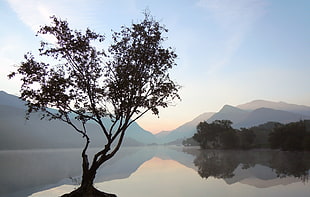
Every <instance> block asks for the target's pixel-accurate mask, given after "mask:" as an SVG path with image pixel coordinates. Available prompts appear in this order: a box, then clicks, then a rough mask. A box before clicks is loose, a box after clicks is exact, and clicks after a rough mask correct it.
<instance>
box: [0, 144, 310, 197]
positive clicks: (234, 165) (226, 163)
mask: <svg viewBox="0 0 310 197" xmlns="http://www.w3.org/2000/svg"><path fill="white" fill-rule="evenodd" d="M94 152H95V149H90V154H91V153H94ZM153 157H158V158H161V159H164V160H175V161H177V162H179V163H180V164H182V165H184V166H186V167H188V168H191V169H193V170H195V171H198V173H199V174H200V176H202V177H204V178H208V177H210V176H211V177H215V178H223V179H224V180H225V182H226V183H227V184H234V183H237V182H240V183H244V184H248V185H252V186H255V187H260V188H261V187H270V186H274V185H280V184H284V185H285V184H290V183H293V182H297V181H301V180H306V179H307V178H308V176H309V175H308V171H309V169H310V156H309V154H307V153H306V152H305V153H295V152H293V153H290V152H279V151H263V150H259V151H214V150H213V151H201V150H199V149H195V148H185V149H183V148H182V147H176V146H173V147H161V146H152V147H140V148H138V147H127V148H122V149H121V151H120V152H119V153H118V154H116V156H115V157H114V158H113V159H112V160H110V161H108V162H107V163H106V164H104V166H103V167H102V168H100V169H99V171H98V174H97V177H96V182H102V181H108V180H115V179H124V178H128V177H130V175H131V174H133V173H134V172H135V171H136V170H137V169H138V168H139V167H140V166H141V165H142V164H143V163H144V162H146V161H148V160H150V159H152V158H153ZM0 169H1V176H0V185H1V187H0V196H7V197H26V196H28V195H29V194H31V193H34V192H37V191H40V190H43V189H48V188H50V187H55V186H58V185H61V184H72V181H70V180H69V179H68V178H69V177H75V178H77V180H78V177H79V176H80V173H81V159H80V150H79V149H58V150H35V151H34V150H26V151H0ZM193 173H195V172H193ZM195 174H196V173H195ZM278 176H280V177H283V178H281V179H279V178H278ZM75 178H74V179H75ZM185 178H186V177H185ZM64 179H65V180H64ZM193 184H194V183H193ZM12 192H17V193H12Z"/></svg>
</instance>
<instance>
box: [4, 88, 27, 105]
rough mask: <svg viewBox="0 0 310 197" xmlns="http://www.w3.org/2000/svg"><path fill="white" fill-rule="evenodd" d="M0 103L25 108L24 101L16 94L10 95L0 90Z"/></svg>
mask: <svg viewBox="0 0 310 197" xmlns="http://www.w3.org/2000/svg"><path fill="white" fill-rule="evenodd" d="M0 105H6V106H11V107H16V108H25V102H23V101H22V100H20V99H19V98H18V97H17V96H14V95H10V94H8V93H6V92H4V91H0Z"/></svg>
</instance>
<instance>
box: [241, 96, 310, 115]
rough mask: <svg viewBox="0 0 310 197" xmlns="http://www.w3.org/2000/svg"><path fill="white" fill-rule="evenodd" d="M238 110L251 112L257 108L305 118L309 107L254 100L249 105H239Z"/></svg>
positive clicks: (308, 112) (309, 109) (309, 113)
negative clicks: (300, 115) (294, 114)
mask: <svg viewBox="0 0 310 197" xmlns="http://www.w3.org/2000/svg"><path fill="white" fill-rule="evenodd" d="M236 107H237V108H239V109H243V110H247V111H253V110H256V109H259V108H270V109H276V110H282V111H288V112H293V113H297V114H302V115H306V116H310V107H309V106H305V105H295V104H289V103H285V102H272V101H265V100H254V101H252V102H249V103H245V104H241V105H238V106H236Z"/></svg>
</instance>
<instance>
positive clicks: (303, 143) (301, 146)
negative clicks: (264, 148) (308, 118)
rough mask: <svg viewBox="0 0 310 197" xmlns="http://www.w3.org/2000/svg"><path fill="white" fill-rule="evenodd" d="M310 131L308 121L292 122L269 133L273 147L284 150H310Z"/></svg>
mask: <svg viewBox="0 0 310 197" xmlns="http://www.w3.org/2000/svg"><path fill="white" fill-rule="evenodd" d="M309 136H310V133H309V132H308V131H307V130H306V122H305V121H299V122H292V123H289V124H286V125H282V126H278V127H276V128H275V129H274V131H273V132H271V133H270V135H269V143H270V147H271V148H280V149H282V150H309V149H308V146H309V144H308V143H309V142H308V140H309Z"/></svg>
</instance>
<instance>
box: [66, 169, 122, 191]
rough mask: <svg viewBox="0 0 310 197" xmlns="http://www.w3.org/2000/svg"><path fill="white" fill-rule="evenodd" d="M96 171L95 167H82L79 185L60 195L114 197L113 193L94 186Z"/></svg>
mask: <svg viewBox="0 0 310 197" xmlns="http://www.w3.org/2000/svg"><path fill="white" fill-rule="evenodd" d="M96 171H97V170H95V169H89V170H86V169H84V170H83V176H82V183H81V186H80V187H79V188H78V189H76V190H74V191H72V192H71V193H69V194H64V195H63V196H62V197H116V195H115V194H108V193H105V192H102V191H99V190H97V189H96V188H95V187H94V185H93V184H94V180H95V176H96Z"/></svg>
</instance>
